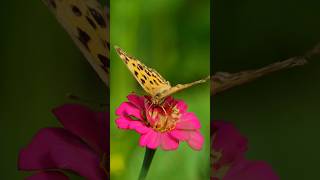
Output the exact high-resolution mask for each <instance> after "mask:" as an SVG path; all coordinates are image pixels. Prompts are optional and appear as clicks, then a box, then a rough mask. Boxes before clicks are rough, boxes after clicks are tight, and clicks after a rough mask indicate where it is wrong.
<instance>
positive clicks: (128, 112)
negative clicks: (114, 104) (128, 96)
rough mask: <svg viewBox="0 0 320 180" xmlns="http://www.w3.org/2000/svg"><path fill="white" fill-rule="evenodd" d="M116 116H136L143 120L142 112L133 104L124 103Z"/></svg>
mask: <svg viewBox="0 0 320 180" xmlns="http://www.w3.org/2000/svg"><path fill="white" fill-rule="evenodd" d="M116 115H118V116H125V117H127V116H134V117H136V118H138V119H142V116H141V111H140V109H138V108H137V107H136V106H134V105H133V104H132V103H129V102H124V103H122V104H121V105H120V106H119V107H118V109H117V110H116Z"/></svg>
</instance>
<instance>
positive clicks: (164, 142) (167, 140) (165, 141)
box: [160, 133, 179, 150]
mask: <svg viewBox="0 0 320 180" xmlns="http://www.w3.org/2000/svg"><path fill="white" fill-rule="evenodd" d="M160 146H161V148H162V149H163V150H176V149H177V148H178V147H179V141H178V140H176V139H174V138H173V137H171V136H170V135H169V134H168V133H162V134H161V145H160Z"/></svg>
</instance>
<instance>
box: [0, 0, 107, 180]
mask: <svg viewBox="0 0 320 180" xmlns="http://www.w3.org/2000/svg"><path fill="white" fill-rule="evenodd" d="M0 9H1V10H0V20H1V22H2V26H1V29H0V32H1V33H0V34H1V42H0V63H1V65H0V79H1V82H0V94H1V104H0V109H1V110H0V121H1V125H0V142H1V148H0V159H1V163H0V179H10V180H16V179H17V180H20V179H24V177H26V176H28V175H30V173H25V172H20V171H18V170H17V157H18V152H19V150H20V149H21V148H22V147H24V146H26V145H27V144H28V143H29V142H30V140H31V139H32V137H33V135H35V134H36V132H37V131H38V130H39V129H40V128H44V127H51V126H56V127H58V126H60V124H59V123H58V121H57V120H56V119H55V117H54V116H53V115H52V113H51V109H53V108H54V107H57V106H59V105H62V104H64V103H69V102H75V103H82V102H78V101H72V100H70V99H68V98H66V94H67V93H74V94H76V95H78V96H80V97H82V98H85V99H91V100H93V101H97V102H100V103H105V102H106V96H107V93H106V87H105V85H104V84H103V83H102V81H101V80H100V79H99V78H98V76H97V75H96V73H95V72H94V70H93V69H92V68H91V67H90V65H89V63H88V62H87V61H86V60H85V59H84V58H83V56H82V54H81V53H80V51H79V50H78V48H77V47H76V46H75V45H74V43H73V42H72V40H71V38H69V36H68V35H67V33H66V32H65V31H64V30H63V29H62V28H61V26H60V25H59V24H58V22H57V21H56V19H55V17H54V16H53V15H52V14H51V12H50V11H49V10H48V9H47V7H46V6H45V5H44V4H43V3H42V2H41V0H33V1H24V0H14V1H1V3H0ZM88 106H89V107H92V108H94V109H98V108H97V103H90V104H88ZM72 179H80V178H77V177H74V178H72Z"/></svg>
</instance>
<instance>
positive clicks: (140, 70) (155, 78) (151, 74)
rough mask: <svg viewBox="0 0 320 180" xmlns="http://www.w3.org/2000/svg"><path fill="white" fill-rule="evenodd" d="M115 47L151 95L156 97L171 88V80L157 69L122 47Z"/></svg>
mask: <svg viewBox="0 0 320 180" xmlns="http://www.w3.org/2000/svg"><path fill="white" fill-rule="evenodd" d="M115 49H116V51H117V53H118V54H119V56H120V58H121V59H122V60H123V62H124V63H125V64H126V65H127V67H128V69H129V70H130V72H131V73H132V75H133V76H134V77H135V79H136V80H137V81H138V82H139V84H140V85H141V87H142V88H143V89H144V90H145V91H146V92H147V93H148V94H149V95H151V96H152V97H154V96H157V95H158V94H161V93H162V92H164V91H167V90H169V89H170V88H171V85H170V83H169V81H167V80H165V79H164V78H163V77H162V76H161V75H160V74H159V73H158V72H157V71H156V70H154V69H151V68H148V67H147V66H146V65H144V64H143V63H142V62H140V61H139V60H138V59H136V58H134V57H132V56H130V55H128V54H127V53H125V52H124V51H123V50H122V49H121V48H119V47H117V46H115Z"/></svg>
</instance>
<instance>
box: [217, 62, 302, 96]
mask: <svg viewBox="0 0 320 180" xmlns="http://www.w3.org/2000/svg"><path fill="white" fill-rule="evenodd" d="M306 63H307V61H306V59H304V58H290V59H287V60H285V61H280V62H276V63H273V64H270V65H268V66H265V67H263V68H259V69H255V70H247V71H241V72H238V73H228V72H217V73H215V74H214V75H213V76H212V82H211V94H212V95H215V94H217V93H220V92H222V91H225V90H228V89H230V88H232V87H235V86H239V85H242V84H245V83H248V82H251V81H253V80H256V79H258V78H260V77H262V76H265V75H267V74H270V73H273V72H276V71H280V70H283V69H287V68H292V67H295V66H301V65H304V64H306Z"/></svg>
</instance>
